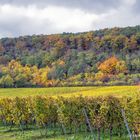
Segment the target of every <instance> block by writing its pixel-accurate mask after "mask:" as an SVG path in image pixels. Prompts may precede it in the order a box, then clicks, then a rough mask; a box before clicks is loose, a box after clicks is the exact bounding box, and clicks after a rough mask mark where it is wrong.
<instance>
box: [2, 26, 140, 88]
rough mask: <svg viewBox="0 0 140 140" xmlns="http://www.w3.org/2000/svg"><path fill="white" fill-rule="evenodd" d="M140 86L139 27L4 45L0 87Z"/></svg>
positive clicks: (12, 41)
mask: <svg viewBox="0 0 140 140" xmlns="http://www.w3.org/2000/svg"><path fill="white" fill-rule="evenodd" d="M139 82H140V26H135V27H126V28H111V29H103V30H97V31H90V32H84V33H76V34H73V33H63V34H54V35H33V36H23V37H19V38H2V39H1V40H0V87H35V86H38V87H47V86H79V85H134V84H139Z"/></svg>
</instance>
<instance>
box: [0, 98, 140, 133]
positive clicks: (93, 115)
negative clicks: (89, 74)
mask: <svg viewBox="0 0 140 140" xmlns="http://www.w3.org/2000/svg"><path fill="white" fill-rule="evenodd" d="M122 108H123V109H124V110H125V114H126V118H127V121H128V122H129V126H130V128H131V131H132V132H134V133H135V134H140V124H139V123H140V96H137V97H133V98H131V97H122V98H117V97H113V96H108V97H82V96H79V97H69V98H64V97H58V98H53V97H47V96H36V97H25V98H19V97H16V98H14V99H11V98H2V99H0V121H1V123H3V124H5V125H11V126H15V125H17V126H20V128H23V126H28V125H35V126H38V127H45V128H47V127H48V125H50V124H51V125H53V126H54V127H55V126H58V125H60V126H62V130H63V133H66V132H69V133H73V132H77V131H81V130H82V128H84V129H86V130H88V129H89V128H88V124H87V123H86V119H87V118H86V117H85V114H84V113H83V110H86V114H87V117H88V119H89V120H90V124H91V126H92V127H93V128H94V130H96V131H97V132H98V134H100V131H106V130H107V131H109V132H110V134H111V135H112V133H113V132H115V134H118V135H121V134H122V133H123V132H124V131H125V130H126V128H125V124H124V120H123V117H122V114H121V109H122Z"/></svg>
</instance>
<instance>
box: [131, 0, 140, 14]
mask: <svg viewBox="0 0 140 140" xmlns="http://www.w3.org/2000/svg"><path fill="white" fill-rule="evenodd" d="M132 8H133V11H135V13H137V14H140V13H139V12H140V0H136V3H135V4H134V6H133V7H132Z"/></svg>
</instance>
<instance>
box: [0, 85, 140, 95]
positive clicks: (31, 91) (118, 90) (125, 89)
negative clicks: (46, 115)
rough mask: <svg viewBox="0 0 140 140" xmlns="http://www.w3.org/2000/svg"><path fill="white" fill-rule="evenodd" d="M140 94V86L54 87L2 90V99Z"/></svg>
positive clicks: (0, 93) (0, 92)
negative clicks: (41, 96)
mask: <svg viewBox="0 0 140 140" xmlns="http://www.w3.org/2000/svg"><path fill="white" fill-rule="evenodd" d="M139 93H140V87H138V86H108V87H53V88H5V89H4V88H1V89H0V97H16V96H18V97H25V96H35V95H49V96H58V95H59V96H64V97H69V96H73V95H74V96H77V95H81V94H82V95H83V96H106V95H114V96H133V95H135V94H139Z"/></svg>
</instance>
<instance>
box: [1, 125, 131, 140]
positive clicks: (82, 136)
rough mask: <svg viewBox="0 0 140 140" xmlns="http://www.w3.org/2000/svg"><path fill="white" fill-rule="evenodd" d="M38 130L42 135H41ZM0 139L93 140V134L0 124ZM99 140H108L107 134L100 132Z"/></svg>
mask: <svg viewBox="0 0 140 140" xmlns="http://www.w3.org/2000/svg"><path fill="white" fill-rule="evenodd" d="M40 131H41V133H42V134H43V135H41V133H40ZM96 138H97V134H96ZM0 140H93V135H92V134H91V133H88V132H82V133H77V134H67V135H62V134H61V130H60V129H57V131H56V133H55V134H54V131H53V130H51V129H48V130H47V135H45V130H44V129H29V130H25V131H24V132H22V131H20V130H18V129H17V128H13V129H12V130H11V131H8V128H6V127H4V126H0ZM101 140H110V139H109V134H108V133H106V135H103V134H101ZM112 140H129V137H128V136H122V137H118V136H114V137H113V139H112Z"/></svg>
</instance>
